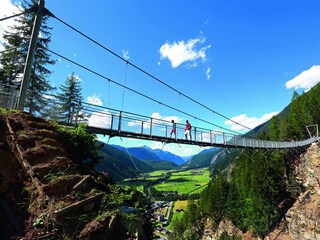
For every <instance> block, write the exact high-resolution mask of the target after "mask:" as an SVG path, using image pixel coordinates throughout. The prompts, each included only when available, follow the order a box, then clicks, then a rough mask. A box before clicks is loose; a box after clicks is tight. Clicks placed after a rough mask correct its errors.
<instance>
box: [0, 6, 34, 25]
mask: <svg viewBox="0 0 320 240" xmlns="http://www.w3.org/2000/svg"><path fill="white" fill-rule="evenodd" d="M35 11H36V7H31V8H28V9H26V10H25V11H24V12H21V13H17V14H14V15H11V16H8V17H4V18H0V22H2V21H4V20H8V19H10V18H14V17H18V16H20V15H23V14H26V13H31V12H35Z"/></svg>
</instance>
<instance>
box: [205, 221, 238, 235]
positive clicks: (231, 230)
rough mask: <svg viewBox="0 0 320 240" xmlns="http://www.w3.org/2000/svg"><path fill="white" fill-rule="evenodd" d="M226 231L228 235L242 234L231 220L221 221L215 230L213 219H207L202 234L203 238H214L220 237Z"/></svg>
mask: <svg viewBox="0 0 320 240" xmlns="http://www.w3.org/2000/svg"><path fill="white" fill-rule="evenodd" d="M223 233H225V234H227V235H228V236H233V237H235V236H238V237H239V236H242V231H241V230H240V229H238V228H237V227H236V226H234V224H233V223H232V222H231V221H229V220H226V219H224V220H222V221H221V222H220V223H219V226H218V227H217V228H216V230H215V231H213V226H212V220H211V219H207V220H206V224H205V229H204V232H203V235H202V238H201V239H202V240H212V239H220V237H221V235H222V234H223Z"/></svg>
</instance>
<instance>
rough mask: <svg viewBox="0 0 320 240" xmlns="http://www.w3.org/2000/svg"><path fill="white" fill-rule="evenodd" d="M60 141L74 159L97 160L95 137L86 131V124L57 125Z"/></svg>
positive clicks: (88, 161) (82, 161)
mask: <svg viewBox="0 0 320 240" xmlns="http://www.w3.org/2000/svg"><path fill="white" fill-rule="evenodd" d="M58 131H59V133H60V135H61V141H62V143H63V144H64V145H65V149H67V150H68V151H69V152H70V154H71V155H72V158H73V159H74V161H77V162H79V163H80V162H81V163H86V164H94V163H96V161H97V160H98V148H97V144H96V142H97V138H96V136H95V135H93V134H89V133H87V131H86V124H84V123H80V124H79V125H78V126H77V127H75V128H68V127H64V126H63V127H58Z"/></svg>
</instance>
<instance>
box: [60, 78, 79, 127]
mask: <svg viewBox="0 0 320 240" xmlns="http://www.w3.org/2000/svg"><path fill="white" fill-rule="evenodd" d="M60 91H61V92H60V93H58V96H57V100H58V104H57V105H58V107H57V106H56V107H55V109H54V110H55V113H56V114H57V115H58V116H57V118H58V120H59V121H62V122H66V123H72V122H73V121H74V118H75V116H76V114H77V111H80V110H81V109H80V105H79V104H80V102H81V101H82V95H81V91H82V89H81V86H80V79H79V77H78V76H77V75H76V74H75V73H72V74H70V75H69V76H68V78H67V80H66V82H65V84H64V85H61V86H60Z"/></svg>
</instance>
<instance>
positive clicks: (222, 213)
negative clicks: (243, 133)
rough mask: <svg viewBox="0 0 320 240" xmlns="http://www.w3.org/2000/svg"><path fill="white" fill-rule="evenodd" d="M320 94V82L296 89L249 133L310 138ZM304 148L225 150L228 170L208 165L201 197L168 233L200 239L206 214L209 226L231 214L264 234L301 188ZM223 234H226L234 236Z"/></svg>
mask: <svg viewBox="0 0 320 240" xmlns="http://www.w3.org/2000/svg"><path fill="white" fill-rule="evenodd" d="M319 96H320V85H319V84H318V85H316V86H315V87H313V88H312V89H311V90H310V91H309V92H307V93H304V94H303V95H301V96H298V95H297V94H296V93H295V94H294V97H293V99H292V102H291V104H290V105H289V106H288V107H287V108H286V109H285V110H284V112H283V113H280V114H279V115H277V116H275V117H273V118H272V119H271V120H270V121H269V122H268V123H267V124H264V126H263V127H261V128H258V129H259V131H258V132H251V133H249V134H247V135H250V134H251V135H255V136H256V137H258V138H261V139H265V140H282V141H290V140H302V139H306V138H308V137H309V133H308V131H307V130H306V126H309V125H313V124H317V123H319V120H320V98H319ZM255 130H257V129H255ZM311 134H315V132H313V133H312V132H311ZM305 150H306V149H305V148H299V149H288V150H267V149H266V150H241V151H239V154H235V152H233V153H231V154H233V156H232V157H231V158H228V156H226V158H225V159H226V161H229V162H232V163H233V164H232V166H233V167H232V171H231V174H228V173H229V172H230V171H223V172H221V171H220V172H218V171H215V168H214V167H213V168H212V169H213V173H215V175H214V176H213V178H212V181H211V183H210V184H209V185H208V187H207V188H206V189H205V190H204V191H203V192H202V194H201V197H200V200H199V201H193V202H190V204H189V205H188V207H187V209H186V211H185V214H184V215H183V217H182V218H181V220H178V219H177V220H176V221H175V222H174V223H173V229H174V232H173V234H172V235H171V239H198V238H199V237H200V236H201V235H202V231H203V224H201V223H203V221H204V219H211V222H212V226H213V228H216V227H217V226H218V225H219V223H220V222H221V221H222V220H224V219H229V220H231V221H232V223H233V224H234V225H235V226H236V227H237V228H238V229H240V230H241V231H242V232H248V231H250V232H252V233H253V234H254V235H256V236H261V237H263V236H265V235H266V234H268V233H269V232H270V231H271V230H272V229H273V228H274V227H275V226H276V225H277V223H278V222H279V220H280V219H281V218H282V216H283V215H284V214H285V213H286V211H287V210H288V209H289V208H290V207H291V206H292V204H293V203H294V201H295V200H296V198H297V197H298V195H299V194H300V193H301V192H304V191H305V187H304V186H302V185H301V184H299V183H298V182H297V180H296V178H295V175H294V167H295V166H294V163H295V160H296V159H297V158H298V157H299V155H300V154H301V153H303V152H305ZM218 164H219V165H215V166H220V167H221V166H222V165H223V162H222V161H219V162H218ZM220 170H223V168H221V169H220ZM224 236H225V235H224ZM227 236H228V235H227ZM227 236H225V237H226V238H224V239H233V238H232V236H228V237H227ZM229 237H230V238H229ZM233 237H236V236H233Z"/></svg>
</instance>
